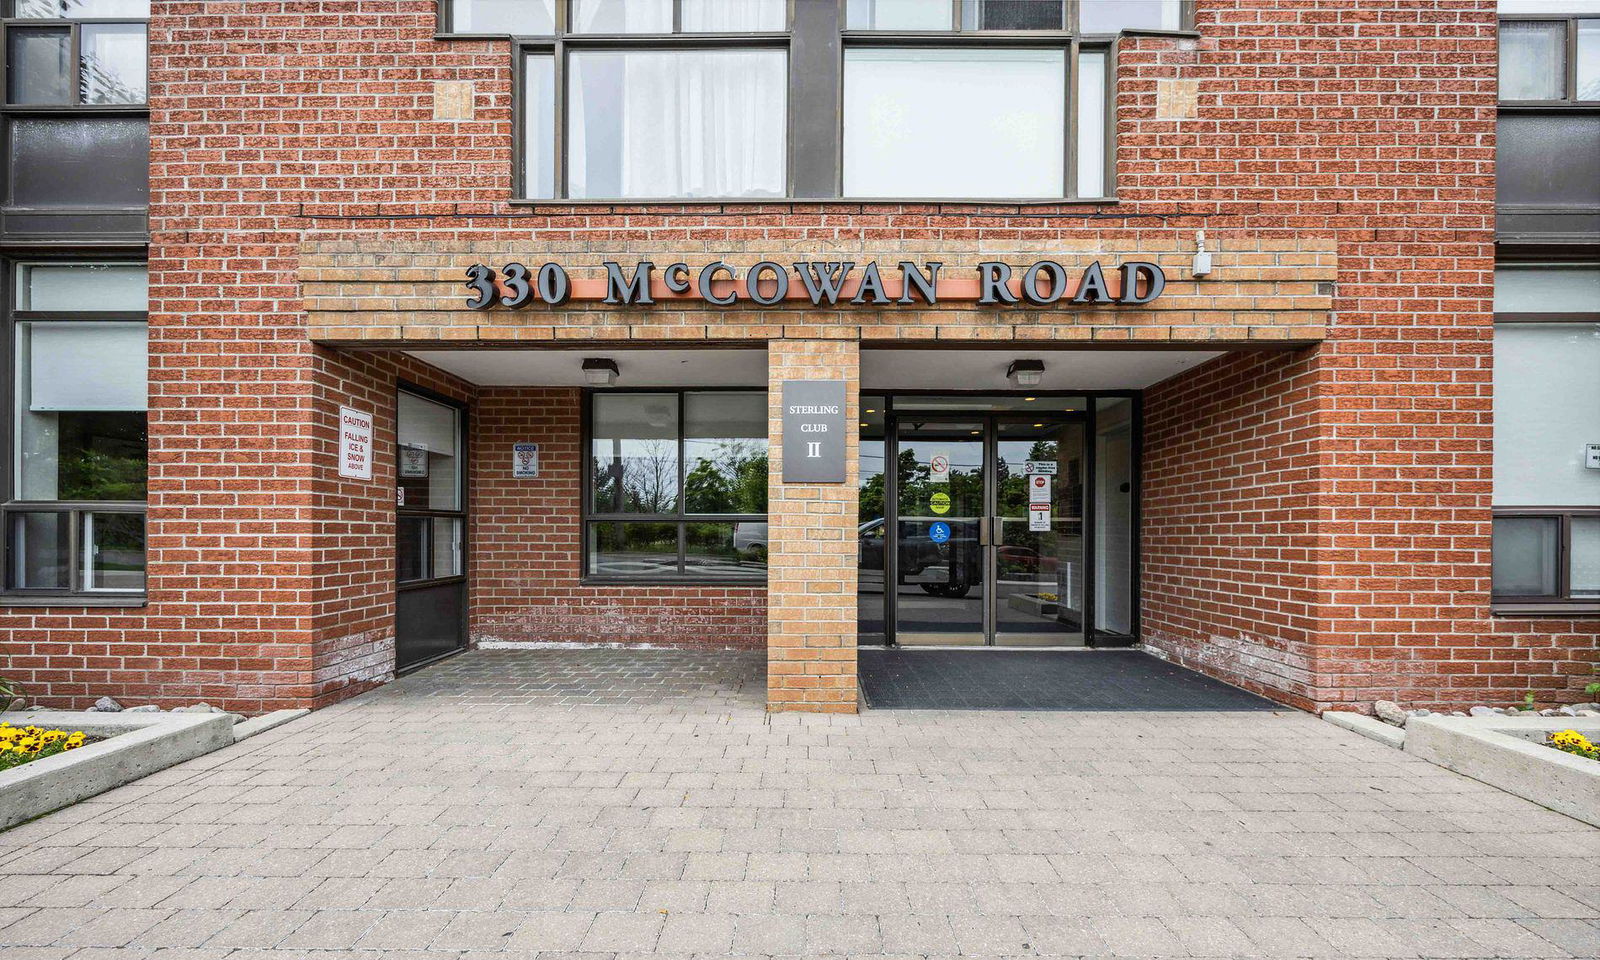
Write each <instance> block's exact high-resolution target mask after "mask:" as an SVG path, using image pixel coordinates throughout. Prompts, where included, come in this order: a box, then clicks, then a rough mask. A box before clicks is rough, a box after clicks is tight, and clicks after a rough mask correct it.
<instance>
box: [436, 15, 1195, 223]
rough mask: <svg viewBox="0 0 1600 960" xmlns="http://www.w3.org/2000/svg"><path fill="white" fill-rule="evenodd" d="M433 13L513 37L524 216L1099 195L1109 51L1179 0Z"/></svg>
mask: <svg viewBox="0 0 1600 960" xmlns="http://www.w3.org/2000/svg"><path fill="white" fill-rule="evenodd" d="M445 3H446V5H445V6H444V7H442V8H441V18H442V22H443V23H444V24H445V25H446V26H447V29H450V30H454V31H457V32H483V31H491V32H504V33H510V34H513V35H516V36H518V37H520V38H521V39H520V40H519V44H518V53H517V60H516V66H517V72H518V80H517V90H518V97H519V105H518V110H517V125H518V144H519V155H520V161H519V165H518V170H517V183H516V185H515V192H516V195H517V196H518V197H519V198H522V199H528V200H560V199H572V200H674V199H700V198H704V199H739V198H752V199H761V198H774V199H775V198H784V197H807V198H815V199H827V198H835V197H844V198H859V199H871V198H877V199H895V198H902V199H923V198H927V199H935V198H959V199H973V200H983V199H996V200H999V199H1010V200H1019V199H1021V200H1050V199H1071V198H1084V199H1098V198H1102V197H1107V196H1109V195H1111V194H1112V193H1113V192H1114V191H1113V189H1112V186H1113V184H1112V177H1111V170H1112V153H1113V150H1112V143H1113V140H1112V137H1111V136H1110V129H1111V124H1112V103H1113V100H1114V98H1113V96H1112V92H1113V91H1112V77H1113V68H1114V65H1113V62H1112V61H1113V50H1112V44H1113V41H1114V40H1115V35H1116V34H1117V33H1118V32H1120V31H1122V30H1128V29H1154V30H1162V29H1173V28H1177V27H1179V26H1181V23H1182V4H1181V3H1180V2H1179V0H1132V2H1130V0H1116V2H1112V0H1084V2H1081V3H1067V2H1063V0H955V2H952V0H845V2H843V3H837V4H835V3H822V2H819V3H808V4H806V5H803V6H802V5H796V4H792V3H789V2H787V0H565V2H550V3H544V4H541V3H526V4H517V5H514V6H513V5H510V4H508V3H501V2H485V0H445ZM491 25H493V26H492V27H491Z"/></svg>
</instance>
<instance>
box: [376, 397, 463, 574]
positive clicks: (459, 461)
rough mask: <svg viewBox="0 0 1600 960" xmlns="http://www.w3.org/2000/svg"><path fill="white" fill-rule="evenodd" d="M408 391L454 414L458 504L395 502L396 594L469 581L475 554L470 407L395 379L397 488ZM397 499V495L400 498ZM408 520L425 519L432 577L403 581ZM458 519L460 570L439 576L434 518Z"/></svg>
mask: <svg viewBox="0 0 1600 960" xmlns="http://www.w3.org/2000/svg"><path fill="white" fill-rule="evenodd" d="M406 393H409V394H411V395H412V396H413V397H416V398H417V399H419V400H425V401H427V402H429V403H434V404H438V405H439V406H441V407H446V408H448V409H449V410H450V411H451V412H452V413H453V414H454V415H455V427H456V464H455V470H456V506H455V507H454V508H453V509H445V508H442V507H425V506H421V507H419V506H417V505H415V504H401V503H396V504H395V511H394V512H395V517H394V525H395V543H394V564H393V567H394V587H395V592H396V593H402V592H405V591H408V590H419V589H424V588H427V587H438V586H445V585H448V584H453V583H466V582H467V576H468V564H469V562H470V558H471V556H472V553H471V543H470V538H471V536H472V524H471V523H470V522H468V517H469V514H468V496H469V492H468V491H469V490H470V488H471V486H472V477H471V475H470V473H469V472H468V464H469V463H470V460H469V459H468V458H469V456H470V450H469V443H470V441H471V434H472V426H471V423H470V419H469V418H470V413H471V411H470V408H469V407H468V406H467V405H466V404H465V403H463V402H461V401H460V400H457V399H455V398H454V397H450V396H447V395H445V394H443V393H440V392H438V391H437V390H430V389H428V388H427V387H424V386H422V385H420V384H417V383H414V382H412V381H410V380H405V379H401V380H398V381H396V383H395V389H394V449H393V454H392V456H391V459H392V460H393V461H394V471H395V476H394V486H395V489H396V490H397V491H398V490H400V489H402V488H401V486H400V479H401V478H400V450H401V445H400V395H401V394H406ZM397 499H398V498H397ZM407 519H412V520H424V521H426V522H425V523H424V525H423V529H424V530H425V531H426V533H425V534H424V536H423V540H424V546H423V548H422V557H423V558H424V562H425V563H427V565H428V573H429V576H425V577H418V578H416V579H413V580H403V579H401V577H400V524H401V523H402V522H404V521H405V520H407ZM436 519H437V520H455V521H457V522H458V523H460V524H461V556H460V558H459V559H460V562H461V563H460V565H461V572H460V573H454V574H450V575H448V576H443V577H436V576H432V573H433V550H432V547H433V542H432V540H433V521H434V520H436Z"/></svg>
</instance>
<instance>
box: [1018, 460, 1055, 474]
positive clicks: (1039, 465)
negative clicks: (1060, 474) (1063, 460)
mask: <svg viewBox="0 0 1600 960" xmlns="http://www.w3.org/2000/svg"><path fill="white" fill-rule="evenodd" d="M1025 466H1026V469H1024V470H1023V472H1024V473H1047V474H1050V475H1051V476H1054V475H1055V472H1056V468H1057V467H1059V466H1060V464H1058V463H1056V462H1055V461H1054V460H1029V461H1027V463H1026V464H1025Z"/></svg>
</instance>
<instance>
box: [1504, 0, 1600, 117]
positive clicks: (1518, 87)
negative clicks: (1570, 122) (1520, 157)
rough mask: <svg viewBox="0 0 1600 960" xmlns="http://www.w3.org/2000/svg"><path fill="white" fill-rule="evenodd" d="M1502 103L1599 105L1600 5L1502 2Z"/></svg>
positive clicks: (1581, 0)
mask: <svg viewBox="0 0 1600 960" xmlns="http://www.w3.org/2000/svg"><path fill="white" fill-rule="evenodd" d="M1499 9H1500V13H1501V20H1500V99H1501V100H1502V101H1505V102H1511V103H1559V102H1575V103H1600V3H1596V2H1593V0H1567V2H1562V0H1524V2H1518V0H1501V3H1500V5H1499Z"/></svg>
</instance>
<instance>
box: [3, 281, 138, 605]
mask: <svg viewBox="0 0 1600 960" xmlns="http://www.w3.org/2000/svg"><path fill="white" fill-rule="evenodd" d="M29 263H63V264H70V263H137V264H144V263H146V260H145V258H144V257H142V256H140V257H132V256H127V255H126V254H124V255H121V256H118V255H115V254H111V253H107V254H100V255H97V254H93V253H85V252H72V253H68V252H58V251H50V252H48V253H38V254H22V253H17V254H11V255H8V256H5V257H0V297H4V304H3V305H0V310H3V315H4V324H3V337H0V339H3V340H4V343H3V344H0V363H3V364H4V369H3V370H0V392H3V393H4V396H3V397H0V416H3V417H4V418H5V423H4V425H3V426H0V436H3V437H4V438H5V443H4V446H5V450H4V452H3V454H0V467H3V468H4V476H3V477H0V605H23V606H25V605H28V604H29V603H30V602H32V601H36V600H54V601H60V600H71V601H72V602H73V604H74V605H86V606H94V605H126V604H128V603H129V601H133V602H135V603H143V601H144V597H145V596H146V593H147V590H105V589H89V588H88V587H87V586H86V585H85V581H84V577H83V573H84V569H83V555H84V552H85V544H84V542H83V539H84V535H85V528H84V523H83V518H84V515H86V514H91V513H137V514H139V515H141V516H145V515H147V513H148V503H149V501H148V494H147V498H146V500H144V501H121V500H118V501H99V500H18V499H17V498H16V494H17V467H18V461H17V440H18V436H17V413H18V411H17V397H16V364H17V360H18V356H17V338H16V329H17V324H18V323H24V322H34V321H46V322H94V323H105V322H110V323H143V324H146V328H147V329H148V324H149V313H148V311H128V310H107V311H87V310H75V311H49V310H18V309H16V307H15V304H16V302H17V286H16V283H17V268H18V266H19V265H21V264H29ZM148 416H149V412H148V407H147V409H146V418H147V419H146V423H147V424H148V422H149V421H148ZM145 436H146V458H147V459H146V464H147V466H146V470H147V471H148V455H149V454H148V450H149V446H148V445H149V429H148V426H147V427H146V432H145ZM147 477H148V473H147ZM27 513H66V514H69V515H70V519H69V521H68V522H69V523H70V524H71V525H72V526H71V531H70V537H69V544H68V569H70V570H71V571H72V578H71V581H70V585H69V586H68V587H67V588H65V589H63V588H49V589H31V588H30V589H16V590H13V589H8V588H7V586H6V585H7V584H9V583H10V582H11V565H12V556H11V523H12V520H11V518H12V517H13V516H16V515H18V514H27ZM146 529H147V530H148V521H146ZM146 557H147V558H148V547H147V552H146ZM148 574H149V567H148V564H147V566H146V576H147V577H148ZM147 589H148V588H147ZM97 602H98V604H97Z"/></svg>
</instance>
